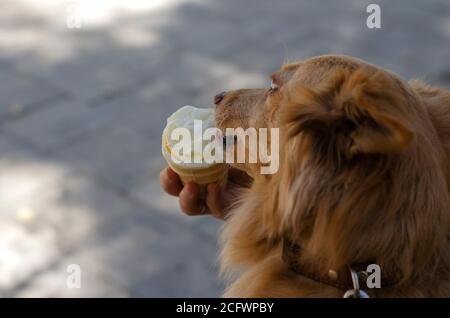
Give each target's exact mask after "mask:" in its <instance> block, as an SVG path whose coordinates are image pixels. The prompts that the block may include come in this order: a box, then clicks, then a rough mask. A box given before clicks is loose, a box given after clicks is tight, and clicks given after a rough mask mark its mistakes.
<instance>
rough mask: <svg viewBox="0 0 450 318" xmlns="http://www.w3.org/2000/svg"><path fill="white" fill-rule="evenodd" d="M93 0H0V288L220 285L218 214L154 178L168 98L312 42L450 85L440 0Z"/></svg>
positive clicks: (266, 70) (186, 96) (80, 292)
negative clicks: (75, 24)
mask: <svg viewBox="0 0 450 318" xmlns="http://www.w3.org/2000/svg"><path fill="white" fill-rule="evenodd" d="M107 2H108V1H82V0H78V1H76V0H74V1H64V0H61V1H56V0H40V1H33V0H3V1H1V2H0V296H7V297H47V296H55V297H96V296H104V297H127V296H138V297H152V296H156V297H158V296H159V297H162V296H168V297H171V296H179V297H180V296H191V297H214V296H218V295H220V293H221V290H222V289H223V282H221V281H220V280H219V278H218V273H217V261H216V260H217V252H218V251H217V236H218V232H219V229H220V222H218V221H215V220H213V219H212V218H207V217H199V218H187V217H185V216H183V215H182V214H181V213H180V212H179V210H178V203H177V201H176V200H175V199H174V198H171V197H169V196H167V195H165V194H163V193H162V191H161V190H160V188H159V184H158V173H159V170H160V169H161V168H162V167H164V162H163V160H162V159H161V156H160V133H161V130H162V128H163V126H164V124H165V118H166V117H167V116H168V115H169V114H170V113H171V112H173V111H174V110H175V109H177V108H178V107H180V106H182V105H185V104H193V105H199V106H209V105H210V104H211V96H213V95H214V94H215V93H218V92H220V91H224V90H227V89H232V88H237V87H259V86H268V79H267V78H268V74H270V73H271V72H273V71H275V70H276V69H277V68H278V67H279V66H280V65H281V64H282V63H283V62H285V61H289V60H295V59H302V58H306V57H309V56H313V55H318V54H326V53H338V54H350V55H353V56H357V57H360V58H363V59H366V60H369V61H371V62H373V63H376V64H379V65H382V66H384V67H386V68H390V69H392V70H393V71H395V72H397V73H399V74H400V75H402V76H404V77H407V78H409V77H413V76H419V77H422V78H424V79H426V80H428V81H430V82H431V83H433V84H439V85H443V86H447V87H448V86H449V84H450V59H449V56H450V2H448V1H445V0H442V1H377V2H376V3H378V4H380V6H381V9H382V15H381V17H382V29H378V30H369V29H368V28H367V27H366V24H365V20H366V17H367V13H366V6H367V5H368V4H369V3H370V2H372V1H370V2H369V1H348V0H347V1H306V0H289V1H266V0H258V1H256V0H250V1H237V0H228V1H219V0H185V1H184V0H165V1H162V0H159V1H138V0H136V1H134V2H133V1H110V2H109V4H106V3H107ZM89 3H90V4H89ZM93 3H97V7H95V6H94V4H93ZM133 3H134V4H133ZM80 4H82V6H83V7H85V8H86V12H88V13H90V14H88V15H87V16H86V17H85V19H84V20H82V27H81V28H80V29H70V28H68V27H67V26H66V19H67V15H68V14H70V12H69V11H68V8H72V7H70V6H73V5H78V6H80ZM83 17H84V16H83ZM69 264H78V265H80V266H81V270H82V276H81V278H82V280H81V281H82V283H81V288H79V289H70V288H67V285H66V280H67V277H68V275H69V273H68V272H67V266H68V265H69Z"/></svg>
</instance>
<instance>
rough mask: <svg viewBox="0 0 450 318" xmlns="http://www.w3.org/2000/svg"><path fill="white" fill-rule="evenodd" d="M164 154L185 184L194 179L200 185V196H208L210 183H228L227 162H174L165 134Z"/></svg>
mask: <svg viewBox="0 0 450 318" xmlns="http://www.w3.org/2000/svg"><path fill="white" fill-rule="evenodd" d="M162 155H163V157H164V159H166V161H167V164H168V165H169V167H170V168H172V170H173V171H175V172H176V173H177V174H178V175H179V177H180V179H181V182H182V183H183V184H185V183H187V182H190V181H192V182H194V183H196V184H198V185H200V193H199V196H200V198H203V199H204V198H205V197H206V191H207V189H206V187H207V185H208V184H209V183H217V184H218V185H219V186H220V187H223V186H225V185H226V183H227V179H228V165H227V164H225V163H215V164H206V163H205V164H196V165H193V164H185V163H176V162H174V161H173V160H172V157H171V149H170V147H169V145H168V142H167V139H166V137H165V135H163V137H162Z"/></svg>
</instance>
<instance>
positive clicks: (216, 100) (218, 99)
mask: <svg viewBox="0 0 450 318" xmlns="http://www.w3.org/2000/svg"><path fill="white" fill-rule="evenodd" d="M226 94H227V92H222V93H220V94H217V95H216V96H214V104H216V105H217V104H219V103H220V102H221V101H222V100H223V99H224V98H225V95H226Z"/></svg>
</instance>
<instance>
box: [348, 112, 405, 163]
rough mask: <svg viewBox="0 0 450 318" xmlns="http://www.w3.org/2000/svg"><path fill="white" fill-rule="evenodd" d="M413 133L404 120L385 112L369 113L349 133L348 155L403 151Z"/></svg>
mask: <svg viewBox="0 0 450 318" xmlns="http://www.w3.org/2000/svg"><path fill="white" fill-rule="evenodd" d="M413 136H414V134H413V132H412V131H411V129H409V128H408V127H407V125H405V123H404V122H402V121H400V120H397V119H396V118H394V117H391V116H389V115H385V114H377V113H375V112H373V113H371V114H370V117H368V118H367V119H366V120H365V121H364V122H362V123H360V124H358V125H357V128H356V129H355V130H354V131H353V132H352V133H351V134H350V137H351V139H352V145H351V146H350V149H349V152H350V155H354V154H357V153H368V154H377V153H378V154H395V153H401V152H402V151H404V150H405V149H406V148H407V147H408V145H409V144H410V142H411V140H412V138H413Z"/></svg>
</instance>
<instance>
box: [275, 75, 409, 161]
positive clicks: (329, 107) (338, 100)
mask: <svg viewBox="0 0 450 318" xmlns="http://www.w3.org/2000/svg"><path fill="white" fill-rule="evenodd" d="M406 95H407V93H406V92H405V90H404V88H403V87H402V86H401V83H400V82H399V81H398V80H396V79H394V78H393V77H392V78H391V76H390V75H388V74H386V73H384V72H381V71H376V70H372V69H366V68H362V69H359V70H356V71H353V72H349V71H345V70H343V71H340V72H336V74H334V76H333V77H332V78H331V79H330V80H329V81H328V82H327V83H324V84H323V85H321V86H319V87H315V88H314V89H311V88H306V87H295V90H291V92H290V94H289V98H288V99H289V102H287V103H286V105H285V106H286V107H285V108H284V110H283V111H282V117H281V118H282V123H284V124H286V127H287V137H288V138H290V137H293V136H295V135H297V134H298V133H300V132H306V133H312V135H315V136H322V137H325V138H327V137H326V136H331V135H332V134H335V135H336V134H340V135H343V136H345V140H347V141H346V142H340V145H341V147H340V148H342V145H345V147H344V148H345V149H341V151H343V152H346V153H347V155H348V156H350V157H351V156H353V155H355V154H358V153H367V154H394V153H400V152H402V151H404V150H405V149H406V148H407V147H408V145H409V144H410V142H411V140H412V139H413V136H414V133H413V131H412V129H411V125H410V124H409V123H408V120H407V107H406V105H407V103H408V100H407V97H406ZM336 140H337V139H336V138H335V139H334V141H336ZM339 140H343V139H339Z"/></svg>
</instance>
